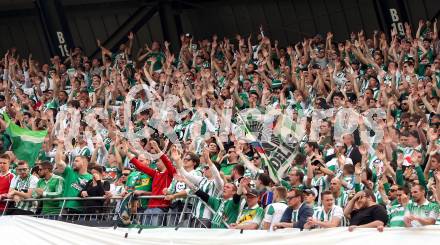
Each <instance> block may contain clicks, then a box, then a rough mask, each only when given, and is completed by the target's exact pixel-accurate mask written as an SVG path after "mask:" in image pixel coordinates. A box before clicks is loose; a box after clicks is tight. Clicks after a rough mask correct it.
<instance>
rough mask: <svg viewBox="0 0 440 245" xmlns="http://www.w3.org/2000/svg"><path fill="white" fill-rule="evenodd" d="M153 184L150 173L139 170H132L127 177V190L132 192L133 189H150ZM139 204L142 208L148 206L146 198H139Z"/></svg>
mask: <svg viewBox="0 0 440 245" xmlns="http://www.w3.org/2000/svg"><path fill="white" fill-rule="evenodd" d="M152 184H153V178H151V176H150V175H148V174H146V173H143V172H140V171H134V172H132V173H131V174H130V175H129V176H128V177H127V182H126V186H127V191H128V192H133V191H135V190H139V191H151V189H152V186H153V185H152ZM140 205H141V207H142V208H146V207H147V206H148V199H141V200H140Z"/></svg>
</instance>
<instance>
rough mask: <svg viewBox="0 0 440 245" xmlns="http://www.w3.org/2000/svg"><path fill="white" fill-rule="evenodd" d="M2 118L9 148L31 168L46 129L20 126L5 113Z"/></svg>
mask: <svg viewBox="0 0 440 245" xmlns="http://www.w3.org/2000/svg"><path fill="white" fill-rule="evenodd" d="M3 118H4V119H5V122H6V125H7V128H6V131H5V133H6V134H7V135H8V136H9V138H10V139H11V141H12V147H11V150H12V151H13V152H14V154H15V156H16V157H17V159H19V160H24V161H26V162H27V163H28V164H29V167H31V168H32V167H33V166H34V163H35V160H36V159H37V157H38V154H39V152H40V149H41V146H42V145H43V142H44V138H45V137H46V135H47V130H42V131H33V130H30V129H26V128H22V127H20V126H18V125H16V124H15V123H14V122H11V119H10V118H9V116H8V115H7V114H6V113H4V114H3Z"/></svg>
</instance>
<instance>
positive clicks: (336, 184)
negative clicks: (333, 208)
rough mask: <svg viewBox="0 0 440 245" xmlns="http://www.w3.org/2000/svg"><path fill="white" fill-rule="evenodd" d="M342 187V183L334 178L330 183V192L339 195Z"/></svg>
mask: <svg viewBox="0 0 440 245" xmlns="http://www.w3.org/2000/svg"><path fill="white" fill-rule="evenodd" d="M341 187H342V184H341V181H340V180H339V179H338V178H337V177H334V178H333V179H332V180H331V181H330V190H331V192H332V193H338V192H339V190H340V189H341Z"/></svg>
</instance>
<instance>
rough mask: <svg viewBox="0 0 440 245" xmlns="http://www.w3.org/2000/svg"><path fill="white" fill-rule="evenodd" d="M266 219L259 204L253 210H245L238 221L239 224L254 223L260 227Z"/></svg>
mask: <svg viewBox="0 0 440 245" xmlns="http://www.w3.org/2000/svg"><path fill="white" fill-rule="evenodd" d="M263 218H264V209H263V208H262V207H260V206H259V205H258V204H255V206H253V207H252V208H249V207H248V208H245V209H243V210H242V211H241V213H240V215H239V216H238V219H237V224H239V225H241V224H249V223H254V224H258V226H260V224H261V221H262V220H263Z"/></svg>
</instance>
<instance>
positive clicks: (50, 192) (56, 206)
mask: <svg viewBox="0 0 440 245" xmlns="http://www.w3.org/2000/svg"><path fill="white" fill-rule="evenodd" d="M63 184H64V179H63V178H62V177H60V176H58V175H55V174H53V175H52V177H50V179H48V180H46V179H45V178H41V179H40V180H39V181H38V183H37V188H39V189H43V197H48V198H55V197H61V196H62V194H63ZM42 203H43V209H42V213H43V214H59V213H60V202H59V201H43V202H42Z"/></svg>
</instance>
